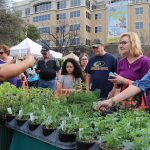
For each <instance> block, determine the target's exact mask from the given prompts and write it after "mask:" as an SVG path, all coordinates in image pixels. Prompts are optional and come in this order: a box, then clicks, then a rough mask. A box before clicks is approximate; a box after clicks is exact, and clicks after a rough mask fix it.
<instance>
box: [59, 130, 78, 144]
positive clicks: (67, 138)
mask: <svg viewBox="0 0 150 150" xmlns="http://www.w3.org/2000/svg"><path fill="white" fill-rule="evenodd" d="M59 140H60V141H61V142H75V141H76V135H75V134H68V133H63V132H59Z"/></svg>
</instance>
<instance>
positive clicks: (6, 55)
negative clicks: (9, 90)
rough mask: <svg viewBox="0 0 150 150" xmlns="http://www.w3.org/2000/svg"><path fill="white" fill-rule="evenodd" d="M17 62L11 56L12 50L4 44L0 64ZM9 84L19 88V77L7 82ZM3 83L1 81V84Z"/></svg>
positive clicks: (1, 47) (0, 50)
mask: <svg viewBox="0 0 150 150" xmlns="http://www.w3.org/2000/svg"><path fill="white" fill-rule="evenodd" d="M15 62H16V60H15V59H14V58H13V57H12V56H10V49H9V47H8V46H7V45H5V44H2V45H0V64H5V63H15ZM7 82H10V83H11V84H13V85H15V86H17V77H12V78H10V79H8V80H7ZM2 83H3V82H2V81H1V82H0V84H2Z"/></svg>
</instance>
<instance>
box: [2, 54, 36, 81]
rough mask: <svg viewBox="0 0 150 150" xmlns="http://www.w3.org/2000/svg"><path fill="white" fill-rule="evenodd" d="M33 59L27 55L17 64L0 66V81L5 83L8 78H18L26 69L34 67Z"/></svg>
mask: <svg viewBox="0 0 150 150" xmlns="http://www.w3.org/2000/svg"><path fill="white" fill-rule="evenodd" d="M34 62H35V60H34V57H33V56H32V55H31V54H30V53H29V54H28V55H27V58H26V59H25V60H24V61H22V62H20V63H18V64H5V65H4V66H3V65H1V66H0V81H5V80H7V79H9V78H10V77H14V76H18V75H19V74H21V73H22V72H24V71H25V70H26V69H27V68H28V67H31V66H32V65H34Z"/></svg>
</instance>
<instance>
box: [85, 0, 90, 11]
mask: <svg viewBox="0 0 150 150" xmlns="http://www.w3.org/2000/svg"><path fill="white" fill-rule="evenodd" d="M86 7H87V8H88V9H90V1H89V0H86Z"/></svg>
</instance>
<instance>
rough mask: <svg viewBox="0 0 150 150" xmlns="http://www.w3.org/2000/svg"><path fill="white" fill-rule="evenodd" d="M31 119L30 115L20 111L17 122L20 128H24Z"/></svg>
mask: <svg viewBox="0 0 150 150" xmlns="http://www.w3.org/2000/svg"><path fill="white" fill-rule="evenodd" d="M28 119H29V115H28V114H25V113H23V110H22V109H21V110H19V114H18V116H17V117H16V122H17V125H18V126H22V125H23V124H24V123H25V122H26V121H27V120H28Z"/></svg>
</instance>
